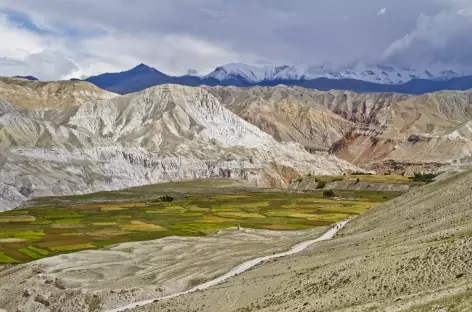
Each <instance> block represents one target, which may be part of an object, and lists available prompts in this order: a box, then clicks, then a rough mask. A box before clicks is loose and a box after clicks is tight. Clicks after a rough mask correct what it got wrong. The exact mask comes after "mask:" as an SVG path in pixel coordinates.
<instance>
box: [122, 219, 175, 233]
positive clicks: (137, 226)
mask: <svg viewBox="0 0 472 312" xmlns="http://www.w3.org/2000/svg"><path fill="white" fill-rule="evenodd" d="M120 228H122V229H123V230H129V231H140V232H156V231H165V230H166V229H165V228H164V227H162V226H160V225H156V224H149V223H144V222H142V221H131V223H130V224H125V225H121V226H120Z"/></svg>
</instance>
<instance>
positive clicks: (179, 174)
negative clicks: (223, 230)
mask: <svg viewBox="0 0 472 312" xmlns="http://www.w3.org/2000/svg"><path fill="white" fill-rule="evenodd" d="M140 70H141V71H143V72H145V73H152V72H153V71H154V70H152V69H149V68H147V67H145V66H141V67H140ZM213 79H215V78H213ZM130 81H132V80H130ZM471 103H472V92H470V91H454V92H451V91H443V92H437V93H432V94H425V95H420V96H414V95H406V94H398V93H355V92H351V91H336V90H332V91H319V90H312V89H307V88H302V87H293V86H276V87H264V86H255V87H250V88H237V87H232V86H231V87H221V86H220V87H210V86H199V87H188V86H180V85H176V84H165V85H161V86H154V87H151V88H148V89H145V90H143V91H139V92H136V93H133V94H128V95H121V96H120V95H118V94H116V93H112V92H109V91H106V90H103V89H100V88H98V87H96V86H95V85H93V84H91V83H88V82H84V81H57V82H42V81H32V80H27V79H21V78H0V181H1V182H0V210H1V209H3V210H5V209H11V208H13V207H15V206H17V205H19V204H21V203H22V202H23V201H24V200H26V199H28V198H31V197H37V196H49V195H66V194H76V193H89V192H95V191H102V190H114V189H122V188H125V187H130V186H137V185H144V184H150V183H156V182H162V181H179V180H188V179H193V178H209V177H220V178H228V177H231V178H238V179H243V180H247V181H249V182H251V183H252V184H253V185H257V186H267V187H285V186H287V184H288V183H289V182H290V181H292V179H297V178H298V177H300V176H301V175H304V174H308V173H311V174H326V175H333V174H342V173H344V172H349V171H351V172H352V171H361V170H369V171H370V170H372V171H376V172H379V173H389V172H394V173H399V174H401V173H408V174H413V173H415V172H419V171H423V170H437V169H438V168H440V167H444V166H456V165H460V166H462V164H467V163H468V162H470V161H471V159H472V130H471V129H472V126H471V120H472V104H471ZM361 168H362V169H361ZM58 181H60V182H61V183H58Z"/></svg>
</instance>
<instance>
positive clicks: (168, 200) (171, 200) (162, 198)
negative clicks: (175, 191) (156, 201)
mask: <svg viewBox="0 0 472 312" xmlns="http://www.w3.org/2000/svg"><path fill="white" fill-rule="evenodd" d="M160 200H161V201H163V202H168V203H171V202H173V201H174V197H172V196H169V195H164V196H162V197H161V198H160Z"/></svg>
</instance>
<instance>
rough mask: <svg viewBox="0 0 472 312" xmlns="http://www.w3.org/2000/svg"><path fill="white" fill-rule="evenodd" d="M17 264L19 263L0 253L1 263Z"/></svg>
mask: <svg viewBox="0 0 472 312" xmlns="http://www.w3.org/2000/svg"><path fill="white" fill-rule="evenodd" d="M16 262H18V261H17V260H15V259H13V258H10V257H9V256H7V255H5V254H4V253H2V252H0V263H16Z"/></svg>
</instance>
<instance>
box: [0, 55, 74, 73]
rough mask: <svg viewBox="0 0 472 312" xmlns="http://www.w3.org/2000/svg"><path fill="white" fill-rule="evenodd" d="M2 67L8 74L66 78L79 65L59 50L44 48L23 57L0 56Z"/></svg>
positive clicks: (0, 65) (0, 66)
mask: <svg viewBox="0 0 472 312" xmlns="http://www.w3.org/2000/svg"><path fill="white" fill-rule="evenodd" d="M0 68H2V74H4V75H6V76H28V75H31V76H34V77H41V79H42V80H55V79H62V78H66V77H67V75H68V74H69V73H71V72H73V71H77V70H78V69H79V67H78V65H77V64H76V63H75V62H74V61H73V60H71V59H69V58H67V57H66V56H65V55H63V54H62V53H61V52H59V51H54V50H43V51H41V52H39V53H34V54H30V55H28V56H26V57H25V58H23V59H16V58H11V57H0Z"/></svg>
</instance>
